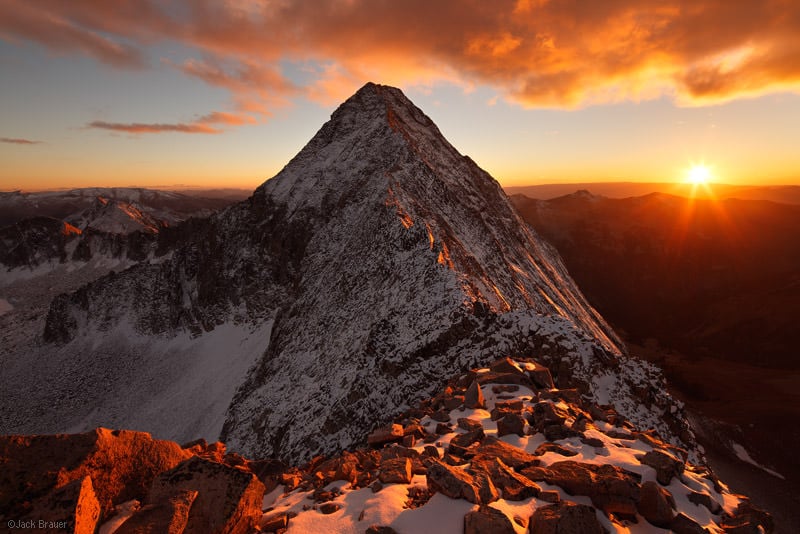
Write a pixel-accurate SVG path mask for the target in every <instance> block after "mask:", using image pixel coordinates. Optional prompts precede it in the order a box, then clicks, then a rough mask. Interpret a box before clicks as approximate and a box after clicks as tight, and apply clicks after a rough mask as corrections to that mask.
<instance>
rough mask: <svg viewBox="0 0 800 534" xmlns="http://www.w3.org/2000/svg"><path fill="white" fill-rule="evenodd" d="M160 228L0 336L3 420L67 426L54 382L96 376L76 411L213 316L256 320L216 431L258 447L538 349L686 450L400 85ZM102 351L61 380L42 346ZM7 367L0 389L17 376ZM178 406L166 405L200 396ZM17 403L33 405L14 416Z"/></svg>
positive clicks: (198, 411)
mask: <svg viewBox="0 0 800 534" xmlns="http://www.w3.org/2000/svg"><path fill="white" fill-rule="evenodd" d="M159 236H160V237H159V243H160V242H161V239H162V236H171V238H172V240H171V241H169V243H167V244H165V245H164V247H161V246H160V245H159V247H160V248H159V253H162V252H163V253H165V254H166V253H168V252H171V255H170V256H169V258H168V259H165V260H164V261H162V262H160V263H159V264H157V265H156V264H149V263H144V262H143V263H139V264H137V265H134V266H132V267H131V268H129V269H127V270H125V271H123V272H120V273H114V274H113V275H108V276H106V277H104V278H101V279H99V280H97V281H95V282H93V283H91V284H89V285H87V286H84V287H82V288H80V289H78V290H77V291H75V292H73V293H70V294H65V295H61V296H59V297H57V298H56V299H55V300H54V301H53V302H52V304H51V306H50V309H49V312H48V313H47V319H46V324H45V328H44V333H45V334H44V335H43V339H44V341H46V342H47V343H44V344H42V345H41V346H38V347H36V348H35V350H28V349H27V348H22V347H20V348H19V349H17V350H15V351H9V354H6V355H0V357H3V358H4V359H5V361H9V362H14V366H15V369H16V373H15V380H16V382H15V383H14V387H16V388H21V389H25V390H27V391H28V392H29V393H28V395H27V396H26V397H25V398H15V399H14V400H15V401H18V402H21V404H14V405H12V404H5V405H3V404H2V403H0V415H2V417H0V421H2V422H3V423H0V424H5V425H6V427H4V428H2V429H0V430H2V431H14V432H43V431H46V432H57V431H63V427H60V426H58V424H57V422H58V421H63V420H65V419H66V418H71V417H73V414H72V413H70V412H69V411H68V410H67V408H66V406H65V405H63V404H59V403H58V402H53V399H54V398H62V397H66V398H73V399H76V398H80V397H82V396H85V395H84V393H83V392H82V391H76V390H75V386H74V384H76V383H88V382H87V380H88V378H89V377H90V376H94V375H100V376H102V378H103V380H104V382H103V386H104V387H103V391H102V392H101V393H99V394H98V395H97V396H93V397H92V398H91V399H89V400H88V401H87V403H85V405H84V406H83V407H82V410H83V411H84V412H85V413H83V414H82V415H84V416H86V415H88V414H90V413H91V411H92V410H97V412H96V413H97V414H101V415H102V414H107V413H108V412H107V411H106V410H105V407H106V406H107V405H108V403H109V401H108V400H107V399H120V398H125V396H126V392H128V391H129V390H130V389H135V390H136V389H138V390H141V391H148V390H149V389H148V388H149V387H150V383H152V382H153V381H157V380H158V377H157V376H155V375H154V374H153V370H152V368H151V366H149V365H148V363H147V362H148V360H146V359H142V357H141V355H142V354H146V353H148V352H153V353H157V354H159V355H160V356H161V358H163V359H164V360H165V361H168V360H170V359H171V358H173V357H174V358H176V359H177V360H178V361H183V358H185V354H184V353H183V352H182V351H177V352H174V351H173V349H174V347H173V345H171V344H170V342H169V339H170V338H172V337H177V336H183V335H189V336H191V337H193V338H194V339H196V340H197V343H198V345H197V347H196V349H197V350H198V351H199V352H201V353H204V354H205V353H206V348H205V347H204V343H205V342H206V341H208V342H209V343H211V341H210V340H211V339H213V335H212V334H213V332H214V331H215V330H217V329H219V328H224V327H225V325H231V324H234V325H250V326H252V327H253V328H258V327H259V326H260V325H264V324H266V323H269V324H270V330H269V339H263V340H260V343H262V345H261V346H260V347H252V348H248V349H247V350H246V351H245V352H246V353H247V354H244V353H243V352H242V351H243V350H244V349H243V348H242V347H241V346H235V345H234V346H232V347H231V348H230V350H229V351H226V352H224V353H221V354H219V358H220V359H221V360H222V363H221V364H220V365H224V363H225V360H226V359H230V360H231V361H239V362H240V361H243V360H248V361H251V363H252V365H251V367H250V368H249V370H248V371H247V372H246V374H245V375H244V376H243V377H242V381H241V383H240V384H239V385H238V387H236V389H235V393H234V394H232V395H231V397H230V398H229V399H228V405H227V407H226V411H225V422H224V424H223V426H222V431H221V433H220V436H219V438H220V439H222V440H223V441H225V442H226V443H227V445H228V446H229V447H230V449H231V450H234V451H236V452H238V453H241V454H244V455H247V456H249V457H252V458H267V457H280V458H284V459H293V461H302V460H306V459H309V458H311V457H312V456H314V455H316V454H320V453H323V454H333V453H335V452H336V451H339V450H341V449H343V448H347V447H351V446H353V445H355V444H357V443H359V442H360V440H362V439H363V436H364V434H365V433H366V432H367V431H368V430H369V429H370V428H372V427H373V426H374V425H375V424H377V423H383V422H386V421H387V419H388V418H389V417H390V414H392V413H395V412H397V411H400V410H402V409H405V408H407V407H408V406H409V405H413V403H415V402H417V401H419V400H421V399H423V398H425V396H427V395H428V394H430V393H432V392H433V390H435V389H437V388H439V387H441V386H442V385H443V383H444V381H445V380H446V377H447V376H450V375H453V374H456V373H459V372H462V371H463V370H465V369H469V368H473V367H479V366H483V365H485V364H486V363H487V362H488V361H491V360H492V359H494V358H497V357H501V356H504V355H513V356H537V357H539V358H541V360H542V361H543V362H544V363H545V364H546V365H548V366H549V367H550V369H551V370H552V371H553V373H554V378H555V379H556V381H557V385H558V386H559V387H564V388H569V387H575V388H579V390H580V392H581V394H583V395H588V396H592V395H593V394H594V393H593V391H594V390H596V391H598V392H599V394H601V395H602V396H603V398H602V401H603V402H606V403H609V404H613V405H614V406H615V407H616V409H617V410H618V411H619V413H621V414H623V415H624V416H625V417H627V418H629V419H631V420H632V421H635V422H636V423H637V424H642V425H646V426H647V427H653V428H657V429H658V431H659V433H661V434H662V435H663V436H665V439H668V440H669V441H672V442H674V443H675V444H676V445H681V444H682V445H683V446H685V447H687V448H689V449H690V454H691V453H692V452H693V451H692V450H691V449H692V447H693V445H692V440H691V434H690V433H689V432H688V430H687V428H688V427H686V424H685V420H684V418H683V414H682V412H681V411H680V410H674V411H673V410H672V406H674V403H673V402H672V401H671V399H670V397H669V395H668V394H667V393H666V391H665V388H664V384H663V382H661V381H660V378H659V377H658V374H657V372H655V371H654V370H653V369H651V368H649V367H648V366H646V365H644V364H641V363H638V362H635V361H633V360H630V359H628V358H627V357H626V356H625V355H624V354H622V351H621V349H620V346H621V344H620V342H619V341H618V339H617V337H616V335H615V334H614V333H613V331H612V329H611V328H610V326H609V325H608V324H606V323H605V321H603V319H602V318H601V317H600V316H599V315H598V314H597V312H596V311H595V310H593V309H592V308H591V306H589V305H588V304H587V302H586V300H585V298H584V297H583V295H581V293H580V291H579V290H578V288H577V287H576V285H575V283H574V282H573V281H572V280H571V278H570V277H569V274H568V273H567V271H566V268H565V267H564V265H563V263H562V262H561V260H560V258H559V257H558V255H557V254H556V253H555V251H554V250H553V249H552V247H549V246H548V245H546V244H545V243H544V242H543V241H541V240H540V239H539V238H538V236H537V235H536V234H535V233H534V232H533V231H531V230H530V229H529V228H528V227H527V226H526V225H524V223H522V221H521V219H520V218H519V216H518V214H517V213H516V212H515V211H514V208H513V207H512V206H511V204H510V202H509V201H508V198H507V197H506V196H505V194H504V193H503V191H502V189H501V188H500V186H499V184H498V183H497V182H496V181H495V180H494V179H493V178H492V177H491V176H489V175H488V174H487V173H486V172H485V171H483V170H482V169H480V168H479V167H478V166H477V165H476V164H475V163H474V162H473V161H472V160H470V159H469V158H467V157H465V156H462V155H461V154H460V153H458V151H457V150H456V149H455V148H454V147H453V146H452V145H451V144H450V143H449V142H448V141H447V140H446V139H445V138H444V137H443V136H442V135H441V132H439V130H438V128H437V127H436V126H435V124H433V122H432V121H431V120H430V118H428V117H427V116H425V114H424V113H423V112H422V111H421V110H420V109H419V108H417V107H416V106H414V105H413V103H411V102H410V101H409V100H408V99H407V98H406V97H405V96H404V95H403V93H402V92H401V91H400V90H398V89H395V88H391V87H385V86H378V85H375V84H367V85H365V86H364V87H363V88H362V89H360V90H359V91H358V92H357V93H356V94H355V95H353V96H352V97H351V98H350V99H348V100H347V101H346V102H344V103H343V104H342V105H341V106H340V107H339V108H338V109H337V110H336V111H335V112H334V113H333V114H332V116H331V119H330V120H329V121H328V122H327V123H325V125H323V126H322V128H321V129H320V130H319V131H318V132H317V134H316V135H314V137H313V138H312V139H311V140H310V141H309V143H308V144H307V145H306V146H305V147H304V148H303V149H302V150H301V151H300V152H299V153H298V154H297V156H295V157H294V158H293V159H292V160H291V161H290V162H289V164H287V165H286V167H285V168H284V169H283V170H282V171H281V172H279V173H278V175H276V176H275V177H274V178H272V179H270V180H268V181H266V182H265V183H264V184H263V185H262V186H260V187H259V188H258V189H257V190H256V191H255V192H254V194H253V196H252V197H251V198H249V199H247V200H245V201H243V202H241V203H238V204H234V205H232V206H230V207H228V208H226V209H225V210H223V211H221V212H219V213H217V214H215V215H214V216H212V217H210V218H208V219H202V220H190V221H187V222H186V223H183V224H181V225H180V226H178V227H175V228H172V229H165V230H164V231H163V232H160V233H159ZM15 312H16V309H15V310H13V311H12V312H10V314H6V315H4V316H2V317H7V316H8V315H13V314H14V313H15ZM119 332H133V333H135V334H136V335H135V336H134V335H132V336H130V337H129V338H124V337H123V336H121V335H119V334H118V333H119ZM212 345H213V343H212ZM259 348H260V351H261V354H260V356H259V357H257V358H254V359H252V360H251V356H252V355H254V354H258V349H259ZM162 349H163V350H162ZM109 354H115V355H116V358H117V359H119V360H120V361H125V362H126V365H127V366H128V368H129V369H128V371H126V374H125V375H124V378H123V377H122V375H119V374H115V373H113V372H111V369H113V368H114V365H113V363H114V362H111V363H108V364H106V363H104V365H108V366H109V369H108V370H101V369H94V368H89V369H86V370H84V371H83V375H85V376H81V373H82V371H81V369H80V368H77V367H76V368H74V369H71V370H72V371H74V373H75V375H76V377H78V378H81V380H78V381H73V382H72V383H70V382H69V381H64V380H61V379H60V375H59V374H58V370H57V369H56V368H51V367H45V368H44V369H40V368H39V366H38V363H37V362H40V361H55V360H59V361H66V362H70V361H84V359H86V361H102V362H106V361H107V357H106V355H109ZM26 369H27V371H26ZM33 369H36V371H35V372H33V371H32V370H33ZM26 372H27V374H26ZM198 372H200V371H198ZM209 372H211V371H209ZM7 376H8V375H0V394H2V393H3V392H4V391H5V392H8V391H10V390H11V388H10V385H11V384H10V382H7V380H8V379H7V378H6V377H7ZM207 378H208V379H209V380H212V379H213V376H210V377H207ZM37 383H48V384H53V387H52V388H51V389H49V390H47V391H42V389H41V388H38V387H36V384H37ZM216 402H222V401H221V400H220V399H219V398H216V399H215V413H217V411H216V409H217V405H216ZM642 405H644V408H643V407H642ZM9 406H15V408H14V409H12V408H9ZM652 406H656V407H658V410H656V409H651V407H652ZM178 407H179V408H180V410H181V412H180V413H175V414H174V417H175V418H176V419H182V420H187V421H194V420H198V419H199V418H202V416H203V414H204V412H205V408H204V407H203V406H201V405H193V404H191V403H189V404H187V403H180V404H179V405H178ZM178 407H173V406H170V405H167V406H165V407H164V409H165V410H167V411H169V410H173V411H175V410H177V409H178ZM661 410H663V417H658V415H659V413H660V411H661ZM15 411H20V412H22V411H24V412H26V413H31V414H34V415H33V416H32V417H31V419H30V420H29V421H19V420H18V419H17V418H15V416H14V413H13V412H15ZM10 412H11V413H10ZM141 415H142V414H139V413H137V412H135V411H133V412H131V413H130V414H127V415H126V414H125V413H123V412H117V411H115V412H114V416H115V417H116V418H115V419H114V420H113V424H114V426H123V427H127V426H130V425H129V423H133V422H135V423H136V427H137V428H141V429H145V430H148V429H158V430H159V431H161V430H162V428H163V426H162V425H161V424H160V419H158V418H154V419H153V420H152V421H150V422H149V423H148V421H146V420H144V419H143V418H142V417H141ZM9 421H14V424H13V425H11V424H10V423H9ZM86 421H87V423H86V424H87V425H88V424H90V422H89V421H91V424H94V425H98V424H99V425H102V424H108V423H104V421H103V419H102V417H99V416H98V417H95V418H89V419H86ZM148 424H150V425H152V426H148ZM86 428H89V427H88V426H87V427H86ZM183 436H184V435H183V434H182V433H180V434H179V433H177V431H176V434H175V435H162V436H161V437H167V438H173V439H182V438H183Z"/></svg>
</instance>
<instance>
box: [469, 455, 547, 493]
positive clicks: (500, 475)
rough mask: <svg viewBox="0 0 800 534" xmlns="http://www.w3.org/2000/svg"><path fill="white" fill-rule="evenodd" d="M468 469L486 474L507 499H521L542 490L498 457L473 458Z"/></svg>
mask: <svg viewBox="0 0 800 534" xmlns="http://www.w3.org/2000/svg"><path fill="white" fill-rule="evenodd" d="M470 469H471V470H472V472H474V473H476V472H483V473H485V474H486V475H488V477H489V478H490V479H491V480H492V483H493V484H494V485H495V487H497V488H500V491H501V492H502V496H503V498H504V499H506V500H509V501H523V500H525V499H529V498H530V497H536V496H538V495H539V493H540V492H541V491H542V488H540V487H539V485H538V484H536V483H535V482H533V481H531V480H530V479H528V478H526V477H524V476H522V475H520V474H519V473H517V472H515V471H514V470H513V469H511V468H510V467H508V466H507V465H506V464H504V463H503V461H502V460H500V459H499V458H493V459H489V458H487V457H482V458H479V459H474V458H473V460H472V464H471V466H470Z"/></svg>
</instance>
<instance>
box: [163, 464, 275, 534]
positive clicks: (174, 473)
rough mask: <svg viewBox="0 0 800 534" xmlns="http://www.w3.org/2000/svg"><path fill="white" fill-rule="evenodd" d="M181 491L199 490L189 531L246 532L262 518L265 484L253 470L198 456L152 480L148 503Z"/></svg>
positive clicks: (188, 526) (190, 514) (167, 497)
mask: <svg viewBox="0 0 800 534" xmlns="http://www.w3.org/2000/svg"><path fill="white" fill-rule="evenodd" d="M181 490H186V491H197V493H198V494H197V498H196V499H195V501H194V503H193V504H192V507H191V510H190V512H189V518H188V521H187V524H186V530H187V531H189V532H209V533H220V534H222V533H224V534H246V533H248V532H250V531H251V530H252V529H253V528H254V527H255V526H256V525H258V523H259V522H260V520H261V502H262V500H263V498H264V485H263V484H262V483H261V482H260V481H259V480H258V478H256V476H255V475H253V474H252V473H250V472H247V471H244V470H241V469H237V468H235V467H230V466H227V465H224V464H220V463H217V462H212V461H210V460H206V459H204V458H200V457H197V456H195V457H193V458H190V459H189V460H186V461H185V462H183V463H181V464H180V465H178V466H176V467H174V468H173V469H170V470H169V471H166V472H164V473H162V474H161V475H160V476H159V477H158V478H156V479H155V480H154V481H153V489H152V490H151V492H150V495H149V496H148V504H158V503H161V502H165V501H168V500H169V499H170V498H171V497H172V496H173V495H175V494H176V493H177V492H178V491H181Z"/></svg>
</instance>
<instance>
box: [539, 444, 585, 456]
mask: <svg viewBox="0 0 800 534" xmlns="http://www.w3.org/2000/svg"><path fill="white" fill-rule="evenodd" d="M548 452H554V453H556V454H560V455H561V456H577V455H578V453H577V452H575V451H573V450H571V449H566V448H564V447H562V446H561V445H559V444H558V443H549V442H545V443H542V444H541V445H539V446H538V447H536V450H535V451H534V452H533V455H534V456H542V455H543V454H546V453H548Z"/></svg>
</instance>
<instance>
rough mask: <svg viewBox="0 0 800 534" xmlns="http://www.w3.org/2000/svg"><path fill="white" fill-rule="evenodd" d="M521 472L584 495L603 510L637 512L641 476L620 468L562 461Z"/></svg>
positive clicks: (567, 490) (572, 492)
mask: <svg viewBox="0 0 800 534" xmlns="http://www.w3.org/2000/svg"><path fill="white" fill-rule="evenodd" d="M521 474H522V475H524V476H526V477H528V478H530V479H531V480H533V481H539V480H544V481H545V482H547V483H548V484H554V485H556V486H561V487H562V488H564V490H566V492H567V493H569V494H570V495H586V496H588V497H589V498H591V499H592V503H593V504H594V505H595V506H597V507H598V508H600V509H602V510H603V511H604V512H606V513H609V514H611V513H614V514H624V515H628V516H635V515H636V503H637V502H638V501H639V491H640V490H639V480H640V477H639V475H637V474H635V473H630V472H628V471H625V470H624V469H621V468H619V467H616V466H613V465H607V464H606V465H597V464H588V463H582V462H575V461H572V460H565V461H562V462H555V463H553V464H551V465H550V466H549V467H547V468H540V467H529V468H526V469H523V470H522V471H521Z"/></svg>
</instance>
